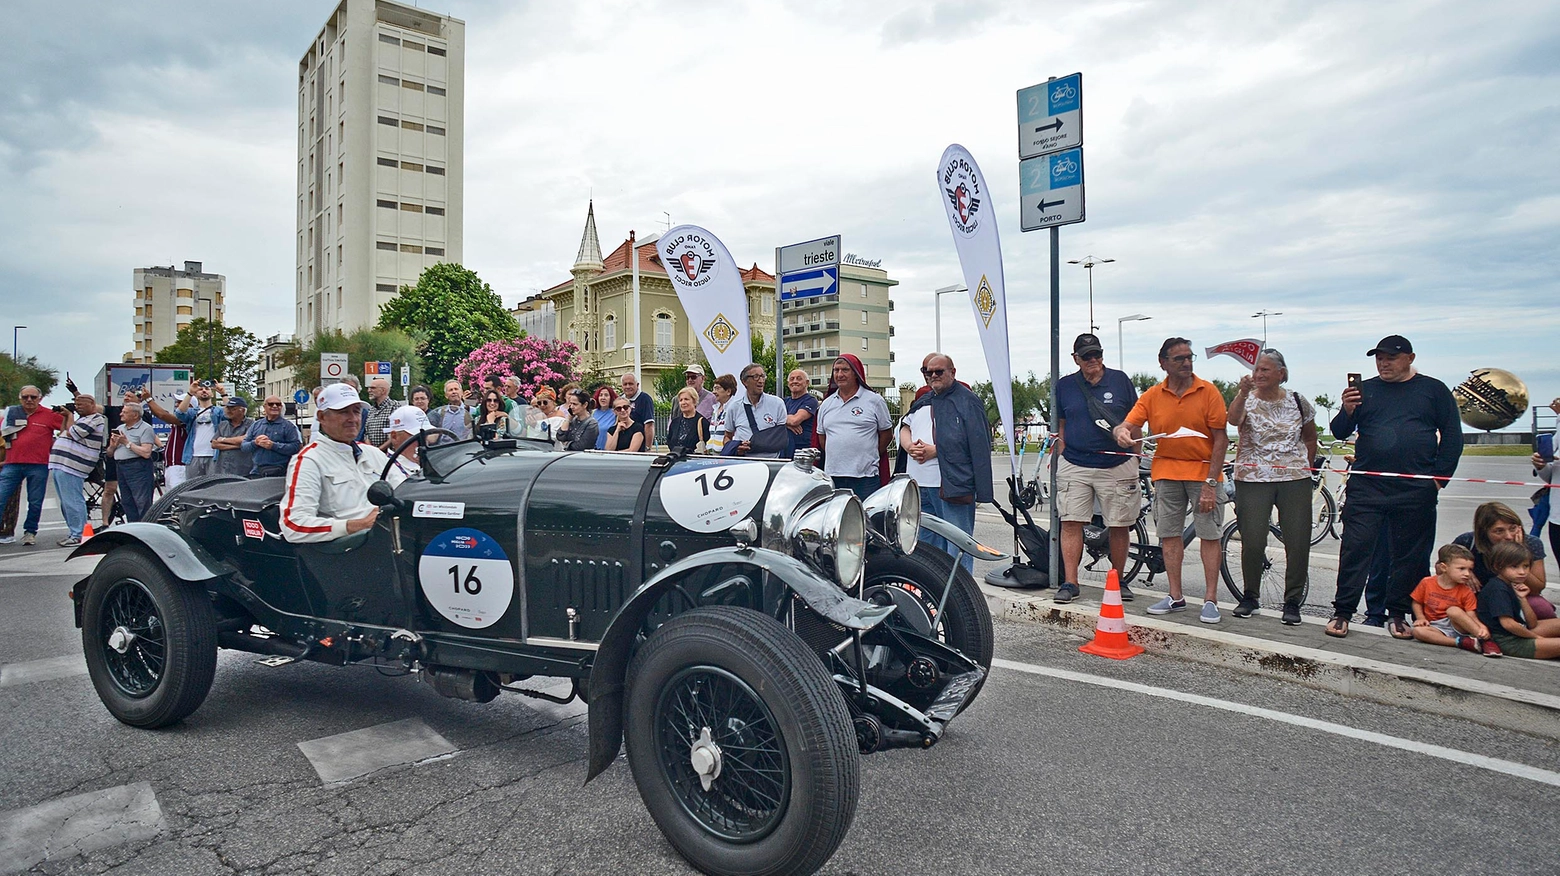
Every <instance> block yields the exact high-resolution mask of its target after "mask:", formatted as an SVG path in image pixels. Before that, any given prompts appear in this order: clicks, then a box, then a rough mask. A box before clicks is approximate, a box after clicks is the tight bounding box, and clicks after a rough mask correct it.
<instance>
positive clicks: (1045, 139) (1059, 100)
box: [1018, 73, 1083, 161]
mask: <svg viewBox="0 0 1560 876" xmlns="http://www.w3.org/2000/svg"><path fill="white" fill-rule="evenodd" d="M1082 145H1083V74H1082V73H1073V74H1072V75H1070V76H1063V77H1061V78H1060V79H1052V80H1051V81H1050V82H1045V83H1042V84H1040V85H1031V86H1029V87H1028V88H1021V89H1019V91H1018V158H1019V160H1020V161H1022V160H1024V159H1026V158H1035V157H1037V156H1040V155H1049V154H1051V153H1052V152H1060V151H1062V150H1063V149H1075V148H1077V147H1079V146H1082Z"/></svg>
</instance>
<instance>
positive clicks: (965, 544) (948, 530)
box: [921, 512, 1008, 562]
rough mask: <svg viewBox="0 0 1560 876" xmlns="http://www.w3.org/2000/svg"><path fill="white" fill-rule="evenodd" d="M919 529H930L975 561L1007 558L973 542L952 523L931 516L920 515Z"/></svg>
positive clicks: (998, 552)
mask: <svg viewBox="0 0 1560 876" xmlns="http://www.w3.org/2000/svg"><path fill="white" fill-rule="evenodd" d="M921 528H922V529H930V530H931V531H932V532H934V533H936V534H937V535H940V536H942V537H943V538H945V539H947V540H948V542H949V543H950V544H952V545H953V546H954V547H956V548H958V549H959V550H962V551H964V552H965V553H967V554H969V555H970V556H972V557H974V558H975V559H977V560H990V561H992V562H996V561H998V560H1005V559H1007V558H1008V555H1007V554H1004V553H1002V552H1001V551H997V550H993V549H991V548H989V547H986V546H985V545H983V544H981V543H980V542H978V541H976V540H975V537H974V536H972V535H970V534H969V533H967V532H965V531H964V530H962V529H960V528H959V527H957V526H954V525H953V524H952V523H949V522H948V521H946V520H944V519H942V518H941V517H937V516H934V515H931V514H927V513H924V512H923V513H922V514H921Z"/></svg>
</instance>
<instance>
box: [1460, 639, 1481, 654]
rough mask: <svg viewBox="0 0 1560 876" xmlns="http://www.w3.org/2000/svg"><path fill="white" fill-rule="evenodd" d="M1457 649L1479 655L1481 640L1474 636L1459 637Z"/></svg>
mask: <svg viewBox="0 0 1560 876" xmlns="http://www.w3.org/2000/svg"><path fill="white" fill-rule="evenodd" d="M1457 647H1459V648H1461V649H1463V650H1464V651H1472V652H1473V653H1475V654H1477V653H1479V640H1478V639H1475V638H1474V637H1472V636H1458V637H1457Z"/></svg>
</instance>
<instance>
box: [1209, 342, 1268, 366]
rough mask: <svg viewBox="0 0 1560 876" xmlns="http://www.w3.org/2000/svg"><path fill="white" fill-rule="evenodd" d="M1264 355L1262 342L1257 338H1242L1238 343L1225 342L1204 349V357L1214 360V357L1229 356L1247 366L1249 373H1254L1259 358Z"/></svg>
mask: <svg viewBox="0 0 1560 876" xmlns="http://www.w3.org/2000/svg"><path fill="white" fill-rule="evenodd" d="M1261 353H1262V342H1261V341H1259V340H1257V339H1256V338H1241V339H1240V340H1238V341H1225V342H1224V343H1222V344H1215V345H1213V346H1211V347H1204V348H1203V355H1204V356H1205V357H1206V358H1209V359H1212V358H1213V357H1214V356H1228V357H1230V358H1231V359H1234V360H1235V361H1237V362H1239V363H1240V364H1242V365H1244V366H1246V369H1247V370H1248V371H1254V370H1256V367H1257V356H1259V355H1260V354H1261Z"/></svg>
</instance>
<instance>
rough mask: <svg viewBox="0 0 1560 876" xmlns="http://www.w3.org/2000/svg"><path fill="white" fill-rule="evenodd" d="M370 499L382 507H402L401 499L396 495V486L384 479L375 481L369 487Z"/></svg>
mask: <svg viewBox="0 0 1560 876" xmlns="http://www.w3.org/2000/svg"><path fill="white" fill-rule="evenodd" d="M368 501H370V502H372V503H374V504H375V505H378V506H379V507H381V508H385V507H390V508H400V507H401V504H402V502H401V500H400V499H397V498H396V497H395V488H394V487H391V486H390V485H389V484H387V483H385V482H384V481H374V483H373V484H371V485H370V486H369V488H368Z"/></svg>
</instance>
